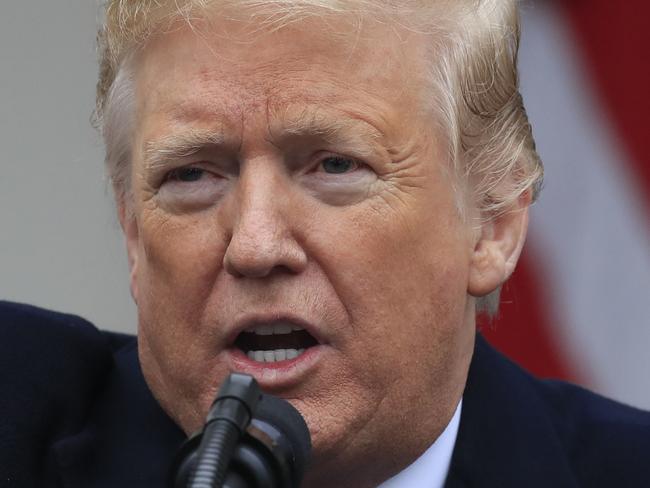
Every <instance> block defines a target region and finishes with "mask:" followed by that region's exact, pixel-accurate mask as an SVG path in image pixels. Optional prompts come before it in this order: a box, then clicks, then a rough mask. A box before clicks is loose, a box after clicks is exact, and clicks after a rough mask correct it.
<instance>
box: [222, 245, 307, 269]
mask: <svg viewBox="0 0 650 488" xmlns="http://www.w3.org/2000/svg"><path fill="white" fill-rule="evenodd" d="M272 239H273V240H272V242H269V241H265V242H264V241H259V240H258V241H253V240H248V241H247V242H245V243H244V242H241V238H240V236H234V237H233V239H231V241H230V243H229V245H228V247H227V249H226V253H225V254H224V257H223V266H224V269H225V270H226V271H227V272H228V273H229V274H231V275H233V276H235V277H238V278H241V277H249V278H264V277H266V276H269V275H271V274H274V273H278V272H279V273H299V272H300V271H302V270H303V269H304V267H305V265H306V263H307V256H306V253H305V252H304V250H303V249H302V247H301V246H300V245H299V244H298V243H297V242H296V241H295V240H293V239H292V238H288V237H286V238H281V237H275V238H272Z"/></svg>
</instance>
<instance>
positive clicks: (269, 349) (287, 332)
mask: <svg viewBox="0 0 650 488" xmlns="http://www.w3.org/2000/svg"><path fill="white" fill-rule="evenodd" d="M234 345H235V347H236V348H238V349H240V350H241V351H243V352H244V354H246V355H247V356H248V358H249V359H251V360H253V361H256V362H259V363H275V362H278V361H287V360H291V359H296V358H297V357H299V356H300V355H302V354H304V352H305V351H306V350H307V349H309V348H310V347H314V346H317V345H318V341H317V340H316V338H314V336H312V335H311V334H310V333H309V332H307V331H306V330H305V329H303V328H302V327H300V326H298V325H296V324H293V323H291V322H286V321H277V322H273V323H271V324H260V325H256V326H254V327H249V328H248V329H246V330H245V331H243V332H242V333H240V334H239V335H238V336H237V339H236V340H235V344H234Z"/></svg>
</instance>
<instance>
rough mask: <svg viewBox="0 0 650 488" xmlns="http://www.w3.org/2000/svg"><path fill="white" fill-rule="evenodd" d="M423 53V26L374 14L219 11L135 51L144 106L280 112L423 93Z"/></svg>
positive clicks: (399, 102)
mask: <svg viewBox="0 0 650 488" xmlns="http://www.w3.org/2000/svg"><path fill="white" fill-rule="evenodd" d="M333 23H334V24H336V25H332V24H333ZM424 59H425V56H424V42H423V39H422V37H421V36H418V35H416V34H413V33H411V32H408V31H406V30H404V31H400V30H399V29H398V28H397V27H394V26H389V25H387V24H385V23H379V22H376V21H372V20H370V19H366V20H365V21H363V22H357V23H352V22H351V21H349V20H347V19H346V18H344V17H341V18H337V19H336V21H334V20H333V19H331V18H330V19H327V20H325V19H305V20H301V21H299V22H296V23H294V24H290V25H288V26H285V27H282V28H279V29H277V30H266V29H265V28H264V27H261V26H259V25H252V24H251V23H249V22H244V21H241V20H235V19H228V18H223V17H217V16H212V17H208V18H205V19H202V20H197V21H194V22H193V24H192V25H191V26H189V25H188V24H187V23H185V22H179V23H178V24H177V25H176V26H175V28H174V29H172V30H171V31H169V32H166V33H164V34H159V35H157V36H156V37H155V38H154V39H152V40H151V41H150V43H149V44H148V46H147V47H146V49H145V50H144V51H143V53H142V54H141V56H140V57H139V59H138V63H137V64H136V66H137V69H136V80H137V83H136V94H137V99H138V112H139V113H140V114H143V113H149V114H151V113H156V112H157V113H166V114H173V116H174V117H177V118H200V117H204V116H207V117H213V116H219V117H223V116H224V115H225V114H230V115H231V116H233V117H234V116H239V117H243V116H244V115H245V114H246V113H250V112H256V111H260V110H265V111H267V112H268V113H270V114H276V115H278V114H283V113H285V112H286V111H287V110H288V107H290V106H293V107H294V109H295V108H296V105H300V104H303V105H309V104H313V105H322V106H329V105H337V104H338V106H341V107H343V106H345V105H346V103H347V104H350V105H358V107H357V108H358V109H359V110H361V111H363V109H364V107H362V105H363V104H364V103H366V104H370V105H373V104H375V105H377V106H384V107H386V106H403V105H404V102H405V100H406V99H414V98H416V97H419V96H420V95H421V92H422V90H423V86H424V81H423V80H424V79H425V78H426V67H425V66H424ZM362 101H363V102H362ZM409 107H410V108H411V109H414V108H417V109H418V110H421V109H422V107H423V104H411V105H410V106H409ZM367 108H368V109H369V110H368V112H369V113H370V112H373V111H376V110H375V109H377V108H379V107H367ZM235 118H236V117H235Z"/></svg>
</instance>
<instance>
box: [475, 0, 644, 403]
mask: <svg viewBox="0 0 650 488" xmlns="http://www.w3.org/2000/svg"><path fill="white" fill-rule="evenodd" d="M522 20H523V27H522V28H523V35H522V46H521V52H520V68H521V83H522V92H523V96H524V100H525V103H526V106H527V109H528V113H529V117H530V120H531V123H532V125H533V133H534V135H535V139H536V141H537V145H538V149H539V152H540V155H541V157H542V160H543V161H544V164H545V168H546V177H545V185H544V189H543V191H542V193H541V196H540V200H539V202H538V203H537V204H535V205H534V206H533V208H532V209H531V222H530V228H529V234H528V242H527V243H526V246H525V251H524V253H523V255H522V258H521V261H520V263H519V265H518V267H517V269H516V271H515V273H514V275H513V277H512V279H511V280H510V281H509V282H508V283H507V284H506V285H505V286H504V290H503V294H502V301H501V309H500V314H499V316H498V317H497V318H496V320H494V321H493V323H492V324H488V323H486V321H482V322H481V325H480V327H481V330H482V331H483V332H484V334H485V335H486V336H487V338H488V340H490V341H491V342H492V343H493V344H494V345H495V346H497V348H499V349H501V350H502V351H503V352H505V353H506V354H507V355H509V356H510V357H512V358H513V359H515V360H516V361H517V362H519V363H520V364H522V365H523V366H524V367H525V368H527V369H529V370H530V371H532V372H534V373H535V374H537V375H540V376H543V377H558V378H564V379H569V380H572V381H575V382H578V383H580V384H583V385H585V386H587V387H589V388H592V389H594V390H595V391H597V392H599V393H602V394H605V395H607V396H609V397H612V398H615V399H617V400H620V401H624V402H626V403H629V404H632V405H636V406H639V407H642V408H646V409H650V27H649V26H648V21H650V2H647V1H646V0H628V1H626V2H611V1H607V0H564V1H560V0H556V1H550V0H547V1H544V0H538V1H528V2H524V3H523V4H522Z"/></svg>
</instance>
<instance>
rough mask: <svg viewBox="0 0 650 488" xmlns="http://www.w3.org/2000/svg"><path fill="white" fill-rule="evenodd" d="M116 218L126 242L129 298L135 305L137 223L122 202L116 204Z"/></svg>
mask: <svg viewBox="0 0 650 488" xmlns="http://www.w3.org/2000/svg"><path fill="white" fill-rule="evenodd" d="M118 217H119V219H120V226H121V227H122V232H124V238H125V240H126V252H127V255H128V259H129V282H130V287H131V296H132V297H133V300H134V301H135V303H136V304H137V303H138V263H139V253H138V250H139V248H140V246H139V244H140V238H139V231H138V222H137V220H136V218H135V216H134V215H133V213H132V212H131V210H130V209H129V208H128V206H127V204H126V203H125V202H124V201H122V202H120V203H119V204H118Z"/></svg>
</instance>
